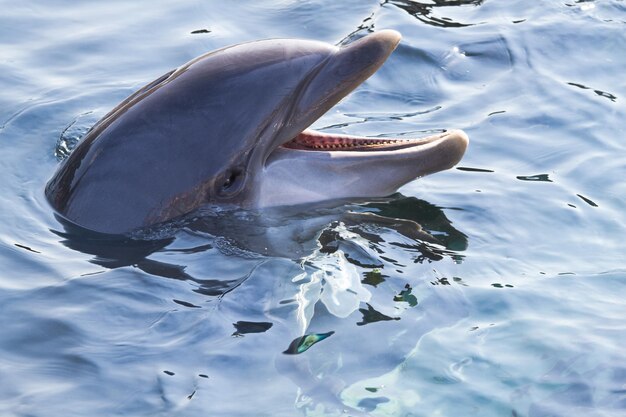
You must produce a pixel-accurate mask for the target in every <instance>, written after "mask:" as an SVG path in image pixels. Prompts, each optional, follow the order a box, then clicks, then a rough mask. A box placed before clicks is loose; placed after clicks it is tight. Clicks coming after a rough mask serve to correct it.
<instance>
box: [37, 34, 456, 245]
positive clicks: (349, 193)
mask: <svg viewBox="0 0 626 417" xmlns="http://www.w3.org/2000/svg"><path fill="white" fill-rule="evenodd" d="M399 41H400V35H399V34H398V33H397V32H395V31H391V30H383V31H379V32H375V33H372V34H369V35H367V36H365V37H363V38H361V39H359V40H357V41H355V42H352V43H351V44H349V45H347V46H343V47H336V46H332V45H328V44H326V43H322V42H315V41H303V40H280V39H279V40H265V41H257V42H250V43H245V44H240V45H234V46H230V47H226V48H223V49H220V50H217V51H214V52H210V53H208V54H205V55H203V56H200V57H198V58H196V59H194V60H192V61H190V62H189V63H187V64H185V65H183V66H181V67H179V68H178V69H176V70H174V71H172V72H170V73H168V74H165V75H164V76H162V77H160V78H159V79H157V80H155V81H154V82H152V83H150V84H148V85H147V86H145V87H144V88H142V89H141V90H139V91H138V92H136V93H135V94H133V95H132V96H130V97H129V98H127V99H126V100H125V101H123V102H122V103H120V104H119V105H118V106H117V107H116V108H114V109H113V110H112V111H111V112H110V113H109V114H107V115H106V116H105V117H104V118H103V119H102V120H100V121H99V122H98V123H97V124H96V125H95V126H94V127H93V128H92V129H91V130H90V131H89V132H88V133H87V134H86V135H85V137H84V138H83V139H82V141H81V142H80V143H79V145H78V146H77V148H76V149H75V150H74V151H73V152H72V154H70V156H69V157H68V158H67V159H66V160H65V161H64V162H63V163H62V164H61V166H60V167H59V169H58V170H57V172H56V174H55V175H54V176H53V177H52V179H51V180H50V182H49V183H48V185H47V187H46V195H47V197H48V200H49V201H50V202H51V204H52V206H53V207H54V208H55V209H56V211H57V212H58V213H59V214H61V215H62V216H63V217H64V218H65V219H66V220H69V221H70V222H72V223H74V224H77V225H79V226H82V227H84V228H87V229H91V230H94V231H98V232H104V233H113V234H120V233H121V234H124V233H128V232H131V231H133V230H135V229H138V228H142V227H146V226H150V225H153V224H155V223H160V222H164V221H169V220H171V219H174V218H177V217H179V216H182V215H186V214H188V213H190V212H193V211H194V210H195V209H197V208H199V207H201V206H203V205H207V204H211V205H230V204H232V205H237V206H242V207H244V208H259V207H261V208H262V207H269V206H279V205H291V204H302V203H309V202H318V201H325V200H332V199H337V198H350V197H370V196H384V195H387V194H390V193H392V192H394V191H395V190H396V189H397V188H398V187H399V186H401V185H403V184H405V183H406V182H408V181H411V180H412V179H414V178H417V177H419V176H423V175H426V174H429V173H432V172H436V171H439V170H442V169H447V168H449V167H451V166H453V165H454V164H456V163H457V162H458V161H459V159H460V158H461V156H462V155H463V152H464V151H465V148H466V146H467V136H465V134H464V133H462V132H460V131H452V132H448V133H445V134H442V135H438V136H436V137H431V138H427V139H423V140H415V141H414V140H405V139H402V140H401V139H398V140H393V139H385V140H380V139H368V138H358V137H351V136H346V135H328V134H321V133H319V132H315V131H312V130H309V129H307V128H308V127H309V126H310V125H311V124H312V123H314V122H315V121H316V120H317V119H318V118H319V117H321V116H322V115H323V114H324V113H325V112H326V111H327V110H329V109H330V108H331V107H332V106H333V105H335V104H336V103H337V102H338V101H339V100H341V99H342V98H343V97H345V96H346V95H347V94H348V93H349V92H351V91H352V90H353V89H354V88H356V87H357V86H358V85H359V84H361V83H362V82H363V81H364V80H365V79H367V78H368V77H369V76H370V75H372V74H373V73H374V72H375V71H376V70H377V69H378V68H379V67H380V66H381V65H382V64H383V62H384V61H385V60H386V59H387V57H388V56H389V54H391V52H392V51H393V50H394V49H395V47H396V46H397V44H398V43H399Z"/></svg>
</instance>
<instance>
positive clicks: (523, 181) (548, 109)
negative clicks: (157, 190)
mask: <svg viewBox="0 0 626 417" xmlns="http://www.w3.org/2000/svg"><path fill="white" fill-rule="evenodd" d="M183 3H184V4H183ZM0 10H1V12H0V86H1V88H0V145H1V146H2V151H1V152H0V170H1V172H0V177H1V178H2V181H1V182H0V210H1V213H2V216H1V218H0V414H2V415H3V416H64V417H67V416H85V415H102V416H104V415H106V416H110V415H122V416H144V415H145V416H155V415H162V416H170V415H184V416H200V415H202V416H253V415H254V416H297V415H306V416H337V415H370V416H481V417H485V416H494V417H495V416H512V417H515V416H529V417H540V416H546V417H547V416H611V417H614V416H626V349H625V348H624V345H625V342H626V244H625V243H624V237H625V236H626V198H625V196H626V182H625V181H624V179H625V178H626V129H625V126H626V125H625V123H626V107H624V100H625V98H626V77H625V76H624V68H626V2H624V1H622V0H606V1H602V0H598V1H583V0H578V1H577V0H560V1H556V0H543V1H540V0H537V1H532V2H531V1H521V0H517V1H516V0H509V1H495V0H491V1H489V0H486V1H480V0H473V1H470V0H466V1H463V0H461V1H447V2H446V1H429V2H426V1H424V2H417V1H409V0H392V1H382V2H379V1H363V0H352V1H342V2H336V1H330V0H318V1H306V2H305V1H302V2H297V1H278V0H273V1H258V0H254V1H237V2H222V1H203V2H200V1H188V2H166V1H153V2H151V3H150V4H149V5H148V3H146V2H123V1H108V2H74V1H62V0H58V1H45V2H44V1H41V0H40V1H30V0H22V1H20V2H15V1H2V2H0ZM382 28H391V29H396V30H398V31H400V32H401V33H402V34H403V36H404V38H403V41H402V43H401V45H400V46H399V48H398V49H397V50H396V52H395V53H394V54H393V55H392V56H391V58H390V59H389V61H388V62H387V63H386V64H385V66H384V67H383V68H382V69H381V70H380V71H379V72H378V73H377V74H375V75H374V76H373V77H372V78H371V79H370V80H368V81H367V82H366V83H365V84H364V85H363V86H362V87H360V88H359V89H358V90H357V91H355V92H354V93H353V94H352V95H351V96H349V97H348V98H347V99H345V100H344V101H343V102H341V103H340V104H339V105H338V106H337V107H336V108H335V109H333V110H332V111H331V112H329V113H328V114H326V115H325V116H324V117H323V118H322V119H320V120H319V121H318V122H317V123H316V125H315V126H316V127H317V128H320V129H323V130H326V131H333V132H343V133H351V134H359V135H368V136H377V135H389V136H398V135H405V136H409V137H411V136H420V135H422V134H423V135H426V134H428V133H429V132H433V131H440V129H445V128H461V129H464V130H465V131H466V132H467V133H468V134H469V136H470V138H471V143H470V147H469V149H468V153H467V154H466V156H465V158H464V160H463V161H462V162H461V164H460V165H459V167H457V168H456V169H453V170H450V171H447V172H444V173H439V174H436V175H433V176H431V177H427V178H423V179H420V180H418V181H414V182H412V183H410V184H408V185H406V186H405V187H403V188H402V189H401V190H400V193H399V194H397V195H394V196H392V197H390V198H388V199H383V200H380V201H376V202H371V203H370V204H362V205H359V206H357V207H356V209H357V210H360V211H370V212H376V213H379V214H381V215H385V216H389V217H399V218H403V219H408V220H414V221H417V222H418V223H420V224H421V225H422V226H423V227H424V229H425V230H427V231H429V232H430V233H431V234H432V235H433V236H435V237H436V238H437V239H438V242H439V243H429V242H425V241H421V240H415V239H412V238H409V237H407V236H405V235H403V234H402V233H400V231H399V230H398V229H399V228H394V227H387V226H384V225H383V226H381V225H376V224H366V223H364V224H352V225H350V224H338V223H332V222H331V223H327V224H323V225H319V224H317V225H316V223H315V219H316V218H319V216H318V213H316V212H314V211H312V212H311V213H310V214H308V215H304V216H301V217H296V218H291V219H287V220H285V219H274V225H275V227H266V229H263V227H264V226H262V225H258V228H256V229H255V228H253V227H252V226H255V220H254V216H255V215H256V214H255V213H248V214H246V213H239V215H240V216H242V217H243V220H241V219H240V220H241V221H242V222H243V223H245V224H246V225H248V226H249V225H252V226H250V227H251V228H250V229H247V230H254V231H255V233H252V232H250V233H249V234H246V233H242V231H241V228H239V229H238V230H235V231H234V232H233V233H232V234H230V233H227V232H224V233H214V234H209V233H203V232H200V231H198V230H196V229H194V228H185V229H183V230H179V231H178V232H177V233H176V234H175V235H174V236H173V237H171V238H170V239H169V240H165V241H160V242H156V243H155V244H154V245H153V246H151V247H147V248H146V247H145V246H140V247H135V246H133V245H132V242H131V243H128V242H126V245H127V246H124V245H122V246H116V244H113V246H112V247H110V246H107V245H108V243H107V242H91V245H82V246H81V245H80V244H77V243H76V242H72V241H71V239H69V240H68V239H67V238H66V237H64V236H63V227H62V225H60V224H59V223H58V221H57V220H56V219H55V218H54V215H53V213H52V211H51V209H50V207H49V206H48V204H47V202H46V201H45V198H44V195H43V189H44V185H45V183H46V181H47V180H48V178H50V176H51V175H52V173H53V172H54V170H55V169H56V167H57V166H58V160H59V159H60V158H62V157H63V154H64V153H66V152H65V147H66V146H69V145H71V144H73V143H74V142H75V141H76V140H78V139H79V138H80V136H81V135H82V134H83V133H84V132H85V131H86V130H87V129H88V128H89V127H90V126H91V125H92V124H93V123H94V122H95V121H97V120H98V119H99V118H100V117H101V116H103V115H104V114H105V113H106V112H107V111H108V110H110V109H111V108H112V107H114V106H115V105H116V104H117V103H118V102H119V101H121V100H122V99H124V98H125V97H126V96H128V95H129V94H130V93H132V92H133V91H135V90H136V89H138V88H140V87H141V86H142V85H144V84H146V83H147V82H149V81H151V80H153V79H155V78H156V77H158V76H160V75H161V74H163V73H165V72H166V71H168V70H170V69H172V68H175V67H177V66H178V65H181V64H183V63H185V62H186V61H188V60H190V59H192V58H194V57H196V56H198V55H200V54H202V53H204V52H206V51H209V50H212V49H215V48H219V47H222V46H225V45H228V44H232V43H238V42H243V41H249V40H254V39H260V38H272V37H295V38H313V39H318V40H323V41H326V42H330V43H339V42H345V41H347V40H350V39H353V38H357V37H359V36H361V35H362V34H364V33H366V32H368V31H371V30H378V29H382ZM195 31H201V32H200V33H192V32H195ZM352 208H354V207H352ZM214 220H215V219H214ZM216 221H218V223H219V222H222V223H220V224H229V223H228V222H229V221H230V222H231V223H233V219H232V218H225V219H220V218H218V219H217V220H216ZM237 222H238V220H237V219H235V221H234V223H237ZM270 223H271V222H270ZM311 224H313V225H314V226H311ZM315 225H316V226H315ZM248 226H246V227H248ZM279 226H280V227H279ZM305 226H306V227H308V228H309V229H311V227H312V231H313V232H314V233H313V234H304V235H302V234H298V233H297V231H298V230H300V228H301V227H305ZM306 227H305V228H306ZM223 229H224V230H228V227H224V228H223ZM234 229H237V228H234ZM267 245H269V246H271V248H274V249H271V248H270V249H268V250H267V251H266V250H265V248H266V247H268V246H267ZM259 248H261V249H259ZM279 249H280V250H279ZM107 254H108V255H107ZM304 335H309V338H308V339H306V340H305V342H306V343H303V344H300V345H298V343H297V342H298V340H300V339H298V338H299V337H301V336H304ZM296 339H298V340H296ZM294 340H296V342H295V343H296V347H298V346H299V348H300V350H301V351H302V352H301V353H299V354H286V353H283V352H285V351H289V350H290V349H292V348H290V345H291V344H292V341H294ZM306 347H309V349H308V350H306ZM296 350H297V349H296ZM292 353H293V352H292Z"/></svg>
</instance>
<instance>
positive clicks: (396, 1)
mask: <svg viewBox="0 0 626 417" xmlns="http://www.w3.org/2000/svg"><path fill="white" fill-rule="evenodd" d="M483 1H484V0H431V1H428V2H420V1H413V0H385V1H383V3H382V4H383V5H384V4H393V5H394V6H397V7H399V8H400V9H402V10H404V11H406V12H407V13H408V14H410V15H412V16H414V17H415V18H416V19H417V20H419V21H420V22H424V23H426V24H427V25H431V26H439V27H452V28H458V27H465V26H473V25H475V23H461V22H455V21H454V20H452V19H450V18H448V17H437V16H435V15H434V13H433V10H435V9H437V8H438V7H454V6H469V5H471V6H480V5H481V4H483Z"/></svg>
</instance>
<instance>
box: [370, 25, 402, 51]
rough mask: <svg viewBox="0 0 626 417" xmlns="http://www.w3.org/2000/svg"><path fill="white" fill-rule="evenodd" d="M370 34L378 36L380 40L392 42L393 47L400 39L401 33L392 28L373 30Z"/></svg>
mask: <svg viewBox="0 0 626 417" xmlns="http://www.w3.org/2000/svg"><path fill="white" fill-rule="evenodd" d="M370 36H376V37H378V38H380V39H381V40H382V41H384V42H386V43H389V44H392V45H393V46H394V48H395V47H396V46H397V45H398V44H399V43H400V40H402V35H401V34H400V32H398V31H397V30H393V29H383V30H379V31H377V32H374V33H373V34H372V35H370Z"/></svg>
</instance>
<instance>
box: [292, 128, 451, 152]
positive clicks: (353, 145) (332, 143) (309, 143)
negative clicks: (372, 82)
mask: <svg viewBox="0 0 626 417" xmlns="http://www.w3.org/2000/svg"><path fill="white" fill-rule="evenodd" d="M450 134H451V133H450V132H444V133H441V134H438V135H433V136H429V137H425V138H420V139H408V138H369V137H364V136H351V135H342V134H328V133H322V132H318V131H316V130H312V129H306V130H304V131H303V132H302V133H300V134H299V135H298V136H296V137H295V138H293V139H292V140H290V141H289V142H287V143H284V144H283V145H282V146H283V147H285V148H288V149H294V150H301V151H317V152H374V151H379V152H381V151H383V152H389V151H395V150H399V149H407V148H411V147H416V146H423V145H426V144H429V143H432V142H434V141H436V140H439V139H441V138H444V137H446V136H449V135H450Z"/></svg>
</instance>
